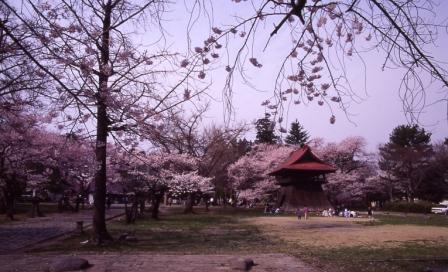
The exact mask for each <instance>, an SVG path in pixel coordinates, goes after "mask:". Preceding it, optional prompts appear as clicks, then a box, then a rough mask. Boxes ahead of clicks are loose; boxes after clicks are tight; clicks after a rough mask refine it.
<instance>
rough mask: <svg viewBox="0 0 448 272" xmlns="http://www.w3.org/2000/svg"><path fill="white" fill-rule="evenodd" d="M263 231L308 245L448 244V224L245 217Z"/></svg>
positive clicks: (330, 246) (382, 245)
mask: <svg viewBox="0 0 448 272" xmlns="http://www.w3.org/2000/svg"><path fill="white" fill-rule="evenodd" d="M243 220H244V222H245V223H250V224H254V225H256V226H258V227H259V228H260V229H261V230H262V231H263V232H264V233H266V234H267V235H270V236H272V237H277V238H280V239H282V240H284V241H287V242H293V243H300V244H302V245H305V246H318V247H326V248H335V247H342V246H348V247H349V246H368V247H378V248H380V247H381V248H385V247H395V246H400V244H402V243H404V242H420V241H425V242H430V243H431V242H434V243H438V244H448V228H444V227H435V226H414V225H380V226H365V225H361V224H356V222H367V221H368V219H346V218H339V217H333V218H324V217H312V218H310V219H309V220H306V221H305V220H301V221H298V220H297V219H296V218H294V217H254V218H246V219H243Z"/></svg>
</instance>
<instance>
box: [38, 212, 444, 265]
mask: <svg viewBox="0 0 448 272" xmlns="http://www.w3.org/2000/svg"><path fill="white" fill-rule="evenodd" d="M253 216H262V211H261V210H240V209H234V208H225V209H216V208H215V209H211V211H209V212H203V211H201V212H197V213H196V214H188V215H186V214H182V213H181V209H177V208H173V209H171V210H170V213H163V214H162V215H161V219H160V220H152V219H149V218H144V219H139V220H137V222H136V223H135V224H126V223H125V222H124V221H122V220H121V221H120V220H119V221H114V222H110V223H109V224H108V229H109V231H110V233H111V234H112V235H113V237H114V238H118V237H119V236H120V235H121V234H123V233H130V234H132V235H135V237H137V239H138V242H125V241H115V242H113V243H111V244H110V245H107V246H94V245H89V244H87V245H81V244H80V242H82V241H85V240H87V239H88V238H89V235H88V234H86V235H81V236H73V237H71V238H69V239H66V240H65V241H63V242H61V243H59V244H56V245H53V246H51V247H49V248H47V249H46V250H49V251H58V252H66V251H98V252H107V251H111V252H117V251H118V252H136V251H140V252H141V251H144V252H152V253H160V254H163V253H169V254H257V253H285V254H290V255H293V256H296V257H297V258H299V259H300V260H303V261H305V262H307V263H310V264H311V265H313V266H316V267H320V268H322V270H323V271H338V272H339V271H341V272H342V271H344V272H345V271H348V272H351V271H353V272H355V271H366V272H370V271H411V272H413V271H425V269H426V268H428V267H430V268H438V267H443V268H447V267H448V262H447V261H446V260H447V259H448V244H446V243H444V242H442V243H438V242H437V241H425V240H418V239H419V237H416V239H415V240H412V241H407V242H401V243H394V244H391V245H390V247H388V246H387V245H382V246H376V247H370V246H351V247H347V246H337V245H336V246H335V245H332V246H333V247H331V248H325V247H317V246H305V245H304V244H301V243H300V240H299V241H294V242H286V241H284V240H281V239H279V238H276V237H275V233H274V234H273V233H265V232H263V231H262V230H261V229H260V228H258V227H257V226H255V225H251V224H250V223H248V222H250V220H249V221H247V220H241V219H244V218H248V217H253ZM376 218H377V221H375V222H374V223H372V224H373V225H370V226H366V228H371V227H375V226H377V225H384V224H391V225H404V224H413V225H424V226H446V223H445V222H446V221H445V220H446V218H445V217H441V216H431V218H430V219H427V218H424V217H422V216H407V217H402V216H395V215H384V216H383V215H381V216H377V217H376ZM363 224H368V223H363ZM316 231H324V230H316ZM341 235H346V236H347V239H350V235H349V233H341ZM39 251H40V252H41V251H42V250H39Z"/></svg>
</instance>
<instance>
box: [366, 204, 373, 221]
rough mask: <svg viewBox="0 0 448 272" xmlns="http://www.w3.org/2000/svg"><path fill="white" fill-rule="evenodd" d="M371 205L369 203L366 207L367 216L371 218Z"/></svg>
mask: <svg viewBox="0 0 448 272" xmlns="http://www.w3.org/2000/svg"><path fill="white" fill-rule="evenodd" d="M372 214H373V213H372V206H370V205H369V207H367V217H369V219H370V218H372Z"/></svg>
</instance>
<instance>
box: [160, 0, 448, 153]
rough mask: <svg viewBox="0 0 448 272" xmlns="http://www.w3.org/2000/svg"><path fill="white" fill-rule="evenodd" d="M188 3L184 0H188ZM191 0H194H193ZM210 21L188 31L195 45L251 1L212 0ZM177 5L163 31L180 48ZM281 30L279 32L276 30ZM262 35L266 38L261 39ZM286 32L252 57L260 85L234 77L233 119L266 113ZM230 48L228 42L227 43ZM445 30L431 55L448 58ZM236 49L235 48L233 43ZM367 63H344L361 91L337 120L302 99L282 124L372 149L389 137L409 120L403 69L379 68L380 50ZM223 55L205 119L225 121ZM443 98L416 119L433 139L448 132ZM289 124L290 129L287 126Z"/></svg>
mask: <svg viewBox="0 0 448 272" xmlns="http://www.w3.org/2000/svg"><path fill="white" fill-rule="evenodd" d="M187 2H188V1H187ZM192 2H193V1H192ZM255 2H256V1H255ZM440 3H441V4H440V5H439V6H438V7H437V8H436V12H437V18H438V21H442V20H444V19H446V17H447V15H446V14H448V1H440ZM213 4H214V9H213V13H214V14H213V20H214V21H213V22H211V23H209V22H208V18H206V16H205V15H203V14H202V15H201V16H200V17H199V19H198V23H197V24H196V26H195V27H194V28H193V29H194V31H192V32H191V33H190V37H191V39H192V45H193V46H195V45H196V46H201V45H202V42H203V41H204V40H205V39H206V38H207V37H208V36H209V35H210V34H209V33H210V30H209V25H212V26H218V27H221V26H224V25H226V24H229V23H232V22H233V19H232V18H231V16H230V15H232V14H233V15H241V16H244V15H245V14H250V13H251V12H252V8H251V4H250V1H247V2H241V3H239V4H236V3H234V2H233V1H231V0H218V1H213ZM177 5H178V6H177V7H173V8H172V9H171V10H172V12H168V13H167V14H166V19H167V21H166V24H165V27H166V30H167V32H168V33H169V34H170V38H172V39H173V41H174V42H173V43H172V44H171V47H174V48H177V47H178V48H179V50H181V51H183V50H182V49H181V48H182V47H185V44H186V31H185V29H186V28H187V26H186V24H187V19H188V18H187V16H185V12H184V10H185V9H184V8H185V7H184V3H183V1H179V3H178V4H177ZM265 28H266V29H265V31H261V32H259V39H260V38H261V39H260V40H261V41H264V42H263V44H262V45H260V46H264V44H265V42H266V41H267V39H268V37H269V33H270V32H271V31H272V29H273V26H272V25H268V24H267V25H266V26H265ZM280 32H281V31H280ZM263 35H264V38H263ZM285 37H287V36H285V33H283V36H282V33H279V34H278V35H276V36H274V38H273V40H272V41H271V42H270V44H269V46H268V48H267V49H266V50H265V51H264V52H263V53H262V54H260V55H257V56H256V57H257V58H258V60H259V61H260V63H262V64H263V67H262V68H261V69H258V68H255V67H251V66H250V65H248V67H247V71H246V72H247V74H248V76H249V77H250V79H251V83H253V84H255V86H256V87H257V89H258V90H254V89H253V88H251V87H250V86H248V85H246V84H244V83H242V82H241V80H238V79H237V80H235V83H234V90H235V92H234V96H233V106H234V109H235V111H234V112H233V114H234V115H233V119H232V120H233V121H234V122H240V121H245V122H253V121H254V120H256V119H257V118H261V117H263V115H264V112H265V108H264V107H263V106H261V103H262V102H263V101H264V100H266V99H268V98H270V97H271V96H272V94H273V93H272V90H273V88H274V81H275V77H276V76H277V72H278V67H279V59H282V58H284V56H285V54H287V53H288V50H290V49H291V43H290V42H289V41H285ZM231 48H232V47H231ZM446 48H448V35H447V33H446V31H444V32H441V33H440V35H439V39H438V41H437V44H436V45H435V46H431V47H428V48H426V50H427V51H428V52H430V55H431V56H432V57H434V58H435V59H438V60H443V61H446V63H448V54H446ZM234 49H235V48H234ZM363 59H364V61H365V63H366V67H364V66H363V65H362V63H361V62H359V61H356V60H355V61H348V62H347V74H348V76H349V77H350V80H351V84H352V88H353V90H355V91H356V93H357V94H358V95H359V99H357V100H358V101H357V102H354V101H351V102H350V105H349V107H348V111H347V114H348V115H346V114H345V113H344V112H343V111H341V110H339V109H337V108H335V109H334V113H335V115H336V119H337V121H336V123H335V124H333V125H331V124H330V122H329V118H330V116H331V113H330V111H329V110H328V108H326V107H320V106H318V105H317V103H312V104H311V105H304V104H303V103H302V104H300V105H298V106H296V105H292V106H291V107H289V110H288V111H287V114H286V115H285V116H284V118H285V121H286V123H288V124H290V123H291V122H292V121H294V120H295V119H298V120H299V122H300V123H302V124H303V126H304V127H305V128H306V129H307V130H308V131H309V133H310V135H311V136H312V137H323V138H325V139H326V140H328V141H338V140H341V139H343V138H345V137H348V136H358V135H359V136H363V137H365V138H366V140H367V142H368V145H369V149H371V150H375V149H376V147H377V146H378V144H380V143H384V142H386V141H387V140H388V137H389V134H390V132H391V131H392V129H393V128H394V127H396V126H398V125H400V124H406V123H407V122H408V120H407V118H406V116H405V114H404V111H403V106H402V105H403V104H402V100H401V99H400V96H399V92H398V89H399V86H400V83H401V78H402V75H403V72H404V71H403V70H397V69H386V70H385V71H382V70H381V65H382V64H383V61H384V55H383V54H381V53H379V52H377V51H373V52H370V53H367V54H365V55H363ZM226 61H227V60H226V59H224V60H223V63H222V64H221V66H218V67H217V69H216V70H215V71H214V72H213V73H211V74H210V73H208V74H207V79H209V80H212V81H213V85H212V87H211V91H210V92H209V93H210V94H211V95H212V96H213V97H214V98H215V101H214V102H213V103H212V107H211V109H210V110H209V112H207V114H206V120H205V123H211V122H214V123H223V112H224V110H225V109H224V106H223V103H222V97H221V91H222V89H223V84H224V78H225V75H226V72H225V71H224V67H225V65H226V64H227V63H226ZM440 86H441V85H439V86H437V85H432V86H431V88H428V89H427V90H426V93H427V97H426V101H427V102H426V104H428V105H429V104H431V103H432V102H434V101H436V100H438V99H440V98H441V97H443V96H444V97H445V99H446V97H447V95H446V93H447V89H446V88H444V89H443V88H441V87H440ZM447 111H448V107H447V102H446V101H445V102H444V103H436V104H434V105H431V106H428V107H426V108H425V109H424V110H423V111H422V112H421V115H420V118H419V122H420V125H422V126H423V127H424V128H425V129H426V130H428V131H430V132H431V133H432V135H433V136H432V140H433V141H438V140H442V139H444V138H445V137H448V120H447ZM288 129H289V128H288ZM254 135H255V131H252V132H251V133H248V135H247V136H248V138H251V139H253V138H254Z"/></svg>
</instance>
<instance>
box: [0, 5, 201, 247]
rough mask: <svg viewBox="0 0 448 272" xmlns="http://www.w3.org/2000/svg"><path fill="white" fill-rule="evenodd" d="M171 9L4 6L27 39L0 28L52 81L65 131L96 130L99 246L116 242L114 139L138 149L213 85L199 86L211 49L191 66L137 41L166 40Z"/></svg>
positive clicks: (95, 220) (8, 27)
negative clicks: (111, 188)
mask: <svg viewBox="0 0 448 272" xmlns="http://www.w3.org/2000/svg"><path fill="white" fill-rule="evenodd" d="M167 4H168V3H167V2H164V1H146V2H144V3H142V2H139V1H131V0H113V1H112V0H109V1H104V2H95V3H92V2H91V1H61V2H59V3H49V2H35V1H28V0H24V1H22V2H21V3H20V7H21V8H20V9H16V8H15V7H14V6H13V5H12V4H11V3H8V2H6V1H2V6H4V7H5V8H6V9H7V10H8V12H10V13H11V15H12V16H13V17H14V18H15V21H17V23H19V24H20V26H21V28H23V29H24V31H26V33H27V35H26V37H25V38H24V39H19V37H17V35H15V33H14V31H13V28H14V26H13V25H11V24H10V23H9V22H2V24H1V25H0V29H1V30H2V31H3V33H5V35H6V36H7V37H8V38H9V39H11V41H13V42H14V44H15V45H16V46H17V47H18V48H19V49H20V50H21V52H23V54H24V55H25V56H26V57H27V59H28V60H29V61H30V62H32V63H34V64H35V65H36V66H37V67H38V68H39V71H41V72H43V73H44V74H46V75H47V76H48V77H49V78H50V79H51V80H52V81H53V84H54V85H53V86H54V87H53V88H51V89H49V92H48V93H46V96H47V99H49V100H51V101H52V102H53V103H52V105H53V108H54V110H55V112H59V113H60V114H59V116H58V117H57V118H58V120H61V122H63V123H61V124H60V125H61V126H63V127H64V128H65V129H69V130H74V131H78V130H79V129H80V128H83V129H84V130H86V129H87V130H88V128H89V127H91V126H93V127H95V131H93V134H94V135H95V136H94V137H95V139H96V140H95V141H96V143H95V156H96V163H95V170H96V174H95V196H94V199H95V204H94V205H95V209H94V211H95V213H94V217H93V230H94V234H95V235H94V239H93V240H95V241H96V242H98V243H101V242H103V241H104V240H108V239H111V237H110V235H109V233H108V232H107V229H106V223H105V199H106V180H107V171H106V168H107V140H108V136H111V137H113V138H114V139H116V140H120V139H121V140H123V145H127V146H134V147H135V146H136V145H137V142H136V140H139V135H146V134H148V131H151V130H153V129H154V126H155V125H157V124H158V123H160V122H158V120H160V119H161V118H162V115H163V113H164V112H168V111H169V110H170V109H172V108H174V107H177V106H178V105H179V104H180V103H182V102H185V101H190V100H192V99H194V98H195V97H198V96H199V95H201V94H202V93H203V92H204V91H205V89H206V87H207V85H206V84H202V83H201V81H202V80H203V79H204V78H205V72H204V71H205V69H206V65H207V63H206V62H205V61H204V59H203V58H202V51H203V50H205V49H201V50H198V53H197V54H196V55H194V56H192V57H190V58H189V60H188V61H185V60H184V59H185V58H184V57H182V56H181V54H178V53H176V52H169V51H168V50H167V49H165V48H164V47H163V46H161V45H162V44H161V43H157V42H156V43H153V44H152V46H145V45H144V44H137V43H136V42H135V40H134V38H138V37H139V36H138V34H141V33H138V32H139V31H138V28H137V26H139V27H140V26H142V24H141V23H144V25H143V26H144V29H145V30H149V31H151V32H150V33H151V34H152V36H153V37H154V39H153V40H156V41H157V40H159V38H158V37H161V38H163V37H164V35H165V33H164V30H163V27H161V22H162V15H163V12H164V11H165V9H166V7H167ZM140 29H141V28H140ZM151 38H152V37H151ZM143 43H144V42H143ZM148 43H151V41H150V42H148ZM159 45H160V46H159ZM199 51H201V52H199ZM186 62H188V63H186ZM179 68H183V69H179ZM196 79H197V80H196ZM159 82H165V83H166V84H165V83H164V84H159ZM89 133H90V131H89Z"/></svg>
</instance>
